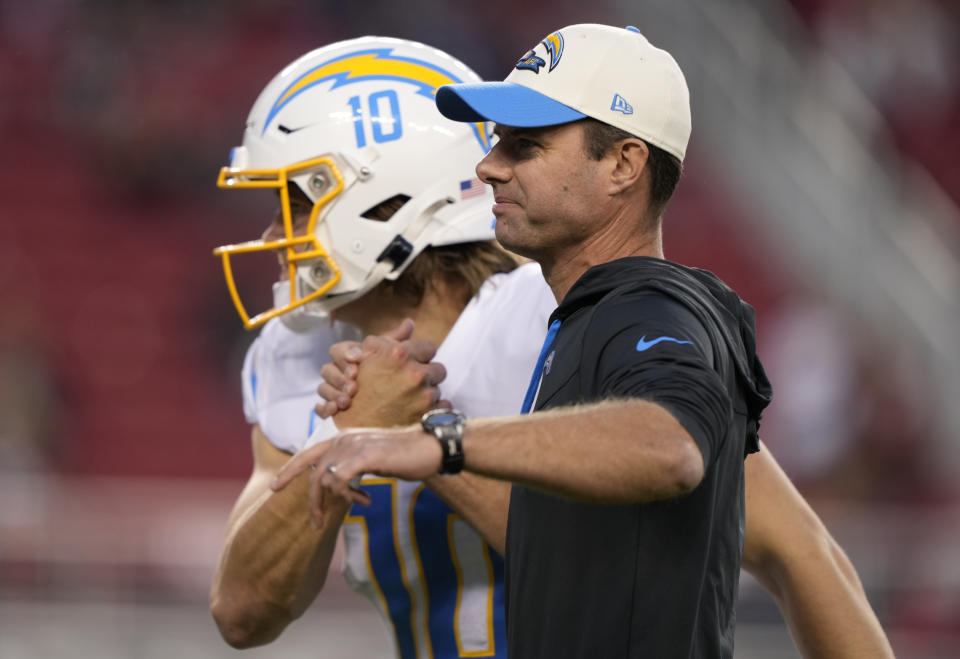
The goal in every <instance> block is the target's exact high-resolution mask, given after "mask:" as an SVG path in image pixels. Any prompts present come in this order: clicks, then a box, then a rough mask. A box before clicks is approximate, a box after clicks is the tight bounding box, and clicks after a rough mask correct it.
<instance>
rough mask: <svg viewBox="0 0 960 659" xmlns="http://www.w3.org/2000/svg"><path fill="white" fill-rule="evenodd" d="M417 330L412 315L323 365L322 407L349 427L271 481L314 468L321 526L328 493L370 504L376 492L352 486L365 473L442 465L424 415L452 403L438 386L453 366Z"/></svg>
mask: <svg viewBox="0 0 960 659" xmlns="http://www.w3.org/2000/svg"><path fill="white" fill-rule="evenodd" d="M413 329H414V325H413V321H411V320H409V319H407V320H404V321H403V323H401V324H400V325H399V326H398V327H397V328H395V329H393V330H391V331H390V332H387V333H386V334H384V335H382V336H368V337H367V338H365V339H364V340H363V342H361V343H358V342H355V341H343V342H340V343H337V344H335V345H334V346H333V347H332V348H331V349H330V356H331V358H332V360H333V361H332V362H330V363H328V364H326V365H324V367H323V368H322V369H321V375H323V378H324V382H323V383H321V384H320V386H319V387H318V388H317V393H318V394H319V395H320V397H321V399H322V401H321V402H320V403H319V404H318V405H317V406H316V412H317V414H318V415H320V416H322V417H329V416H333V417H334V421H335V422H336V424H337V427H338V428H340V429H341V432H339V433H338V434H336V435H334V436H333V437H331V438H330V439H328V440H326V441H323V442H319V443H317V444H314V445H313V446H310V447H309V448H306V449H304V450H302V451H300V452H299V453H297V454H296V455H295V456H293V457H292V458H291V459H290V460H289V461H288V462H287V463H286V464H285V465H284V466H283V467H281V468H280V470H279V472H277V475H276V478H274V480H273V482H271V484H270V487H271V489H273V490H274V491H278V490H282V489H283V488H284V487H286V486H287V484H288V483H290V481H292V480H293V479H294V478H295V477H297V476H298V475H299V474H301V473H303V472H304V471H306V470H308V469H310V470H311V474H310V485H309V506H310V515H311V519H312V520H313V524H314V526H316V527H317V528H321V527H322V526H323V522H324V503H325V500H326V499H327V498H328V497H338V498H341V499H343V500H346V501H349V502H351V503H360V504H362V505H369V503H370V497H369V495H368V494H367V493H366V492H364V491H362V490H359V489H356V488H355V487H352V486H351V481H354V479H359V477H360V476H362V475H364V474H375V475H379V476H393V477H397V478H403V479H406V480H424V479H426V478H429V477H430V476H433V475H435V474H437V473H438V472H439V470H440V465H441V460H442V451H441V449H440V444H439V443H438V442H437V440H436V438H435V437H433V436H432V435H430V434H427V433H426V432H424V431H423V429H422V428H421V427H420V424H419V423H418V420H419V418H420V416H421V415H422V414H423V413H424V412H425V411H427V410H429V409H434V408H437V407H444V408H449V407H450V404H449V402H447V401H444V400H441V399H440V390H439V388H438V385H439V384H440V382H442V381H443V379H444V378H445V377H446V369H444V367H443V365H442V364H439V363H436V362H430V360H431V359H433V357H434V355H435V354H436V351H437V348H436V346H435V345H434V344H433V343H431V342H429V341H427V340H424V339H413V338H411V337H412V335H413ZM411 424H415V425H411ZM344 428H347V429H346V430H343V429H344Z"/></svg>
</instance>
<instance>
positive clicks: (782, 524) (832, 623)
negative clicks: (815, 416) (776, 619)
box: [743, 447, 893, 659]
mask: <svg viewBox="0 0 960 659" xmlns="http://www.w3.org/2000/svg"><path fill="white" fill-rule="evenodd" d="M745 474H746V512H747V523H746V542H745V543H744V549H743V566H744V568H746V569H747V571H749V572H750V573H751V574H752V575H753V576H755V577H756V578H757V579H758V580H759V581H760V583H762V584H763V586H764V587H765V588H766V589H767V590H768V591H769V592H770V594H771V595H773V597H774V599H776V601H777V604H778V605H779V606H780V610H781V611H782V612H783V616H784V618H785V619H786V621H787V625H788V626H789V628H790V633H791V634H792V635H793V639H794V642H795V643H796V644H797V647H798V648H799V649H800V651H801V652H802V653H803V656H804V657H805V658H806V659H815V658H820V657H823V658H828V657H829V658H831V659H832V658H834V657H838V658H840V659H853V658H857V657H870V658H873V657H880V658H884V657H892V656H893V652H892V650H891V649H890V644H889V642H888V641H887V638H886V636H885V634H884V632H883V629H882V628H881V627H880V623H879V621H878V620H877V617H876V615H875V614H874V612H873V609H872V608H871V607H870V603H869V601H867V597H866V595H865V594H864V592H863V586H862V585H861V584H860V579H859V578H858V577H857V572H856V570H855V569H854V567H853V564H852V563H850V560H849V559H848V558H847V556H846V554H845V553H844V552H843V550H842V549H841V548H840V546H839V545H838V544H837V542H836V541H835V540H834V539H833V537H832V536H831V535H830V532H829V531H828V530H827V528H826V526H824V524H823V522H822V521H821V520H820V518H819V517H818V516H817V514H816V512H814V510H813V509H812V508H811V507H810V505H809V504H808V503H807V502H806V501H805V500H804V498H803V497H802V496H801V495H800V493H799V492H798V491H797V489H796V488H795V487H794V486H793V484H792V483H791V482H790V479H789V478H788V477H787V475H786V474H785V473H784V472H783V470H782V469H781V468H780V466H779V465H778V464H777V462H776V460H775V459H774V458H773V456H772V455H771V453H770V451H768V450H766V448H765V447H763V449H762V450H761V451H760V452H759V453H757V454H754V455H750V456H749V457H748V458H747V460H746V464H745Z"/></svg>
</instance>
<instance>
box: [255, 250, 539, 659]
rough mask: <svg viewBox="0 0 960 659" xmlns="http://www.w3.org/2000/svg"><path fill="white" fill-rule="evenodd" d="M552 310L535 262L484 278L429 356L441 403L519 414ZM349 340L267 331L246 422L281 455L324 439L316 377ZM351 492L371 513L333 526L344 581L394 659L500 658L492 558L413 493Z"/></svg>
mask: <svg viewBox="0 0 960 659" xmlns="http://www.w3.org/2000/svg"><path fill="white" fill-rule="evenodd" d="M555 307H556V300H555V299H554V297H553V293H552V292H551V290H550V288H549V287H548V286H547V284H546V282H545V281H544V280H543V276H542V275H541V273H540V268H539V266H538V265H536V264H534V263H529V264H526V265H523V266H521V267H519V268H517V269H516V270H514V271H513V272H510V273H504V274H498V275H494V276H493V277H491V278H490V279H488V280H487V281H486V282H485V283H484V284H483V286H482V287H481V289H480V291H479V292H478V293H477V295H476V296H475V297H474V298H473V299H472V300H471V301H470V303H469V304H468V305H467V307H466V308H465V309H464V310H463V313H462V314H461V315H460V317H459V318H458V319H457V322H456V323H455V324H454V326H453V328H452V329H451V330H450V332H449V334H447V337H446V338H445V339H444V341H443V343H442V344H441V345H440V347H439V349H438V351H437V355H436V357H435V358H434V359H435V361H438V362H440V363H442V364H443V365H444V366H445V367H446V369H447V378H446V380H444V382H443V383H442V384H441V386H440V390H441V392H442V395H443V397H444V398H446V399H447V400H449V401H451V402H452V403H453V406H454V407H456V408H457V409H459V410H460V411H462V412H463V413H464V414H466V415H467V417H468V418H470V417H483V416H502V415H510V414H518V413H519V412H520V408H521V405H522V403H523V397H524V393H525V392H526V389H527V385H528V383H529V381H530V376H531V374H532V372H533V368H534V366H535V365H536V360H537V355H538V354H539V351H540V347H541V344H542V343H543V339H544V337H545V335H546V331H547V319H548V317H549V315H550V313H551V312H552V311H553V309H554V308H555ZM357 338H358V337H357V335H356V333H355V331H353V330H352V329H351V328H349V327H348V326H346V325H343V324H334V326H332V327H331V328H329V329H326V328H325V329H324V330H323V331H321V332H316V333H312V334H308V335H303V334H295V333H293V332H291V331H290V330H288V329H286V328H285V327H284V326H283V325H282V323H280V322H278V321H277V319H274V320H273V321H271V322H270V323H268V324H267V325H266V326H265V327H264V330H263V332H262V334H261V336H260V337H259V338H258V339H257V341H255V342H254V344H253V345H252V346H251V348H250V350H249V352H248V354H247V358H246V360H245V362H244V368H243V394H244V412H245V414H246V417H247V421H249V422H250V423H259V424H260V429H261V430H262V431H263V433H264V435H265V436H266V437H267V438H268V439H269V440H270V441H271V442H272V443H273V444H274V445H275V446H277V448H279V449H281V450H284V451H288V452H291V453H293V452H296V451H297V450H299V449H301V448H303V447H304V446H305V445H307V443H308V438H310V439H311V441H310V443H313V442H315V441H318V440H319V439H324V438H326V437H329V436H330V435H332V434H333V433H334V432H335V431H336V427H335V425H334V424H333V422H332V421H329V420H326V421H323V420H321V419H319V418H318V417H317V416H316V414H315V413H314V412H313V406H314V404H315V403H316V402H317V401H318V399H317V394H316V387H317V385H318V384H319V383H320V382H321V381H322V377H321V376H320V367H321V366H322V365H323V364H324V363H326V362H327V361H329V356H328V351H329V348H330V346H331V345H332V344H333V343H336V342H337V341H342V340H346V339H354V340H357ZM311 434H312V437H311ZM361 487H362V488H363V489H364V490H365V491H367V492H368V493H369V494H370V496H371V498H372V500H373V503H372V504H371V505H370V506H367V507H364V506H356V505H355V506H354V507H353V508H352V509H351V511H350V514H349V515H348V516H347V518H346V521H345V523H344V525H343V532H344V539H345V541H346V549H347V551H346V561H345V565H344V576H345V577H346V579H347V581H348V582H349V583H350V585H351V587H353V588H354V589H355V590H357V591H358V592H360V593H362V594H363V595H365V596H366V597H367V598H368V599H370V600H371V601H372V602H373V604H374V606H376V607H377V609H378V610H379V611H380V612H381V614H382V615H383V616H384V619H385V620H386V622H387V624H388V625H389V626H390V628H391V630H392V631H393V637H394V642H395V650H396V654H397V656H398V657H403V658H404V659H407V658H408V657H409V658H411V659H412V658H420V657H435V658H438V659H440V658H443V659H445V658H447V657H461V656H492V657H505V656H506V637H505V627H504V617H503V589H502V581H503V563H502V560H501V559H500V557H499V556H498V555H497V554H496V553H495V552H494V551H493V550H492V549H490V547H489V546H487V544H486V543H485V542H483V540H481V539H480V536H479V535H478V534H477V533H476V532H475V531H474V530H473V529H472V528H471V527H470V526H469V525H467V523H466V522H464V521H463V520H462V519H461V518H460V517H459V515H457V514H456V513H455V512H454V511H453V510H451V509H450V508H449V507H448V506H447V505H446V504H445V503H443V502H442V501H441V500H440V499H439V498H438V497H437V496H436V495H435V494H433V492H431V491H430V490H429V489H428V488H426V487H425V486H424V485H423V483H420V482H411V481H404V480H400V479H395V478H374V477H367V478H364V479H363V481H362V482H361Z"/></svg>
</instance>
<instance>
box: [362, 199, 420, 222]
mask: <svg viewBox="0 0 960 659" xmlns="http://www.w3.org/2000/svg"><path fill="white" fill-rule="evenodd" d="M408 201H410V195H405V194H395V195H393V196H392V197H390V198H389V199H384V200H383V201H381V202H380V203H378V204H375V205H374V206H371V207H370V208H368V209H367V210H365V211H364V212H362V213H360V217H363V218H366V219H368V220H375V221H377V222H386V221H388V220H389V219H390V218H391V217H393V215H394V213H396V212H397V211H398V210H400V209H401V208H402V207H403V205H404V204H405V203H407V202H408Z"/></svg>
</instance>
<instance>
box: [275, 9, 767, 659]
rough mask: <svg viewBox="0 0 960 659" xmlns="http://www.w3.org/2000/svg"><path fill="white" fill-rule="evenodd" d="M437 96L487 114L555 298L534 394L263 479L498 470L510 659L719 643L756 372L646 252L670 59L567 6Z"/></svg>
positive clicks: (736, 316)
mask: <svg viewBox="0 0 960 659" xmlns="http://www.w3.org/2000/svg"><path fill="white" fill-rule="evenodd" d="M437 105H438V107H439V109H440V111H441V112H442V113H443V114H445V115H446V116H447V117H449V118H451V119H454V120H457V121H469V122H475V121H481V120H491V121H494V122H496V123H497V124H498V127H497V133H498V135H499V137H500V140H499V142H498V143H497V144H496V146H494V148H493V149H492V150H491V151H490V153H489V154H488V155H487V156H486V157H485V158H484V159H483V160H482V161H481V162H480V164H479V165H478V166H477V173H478V175H479V176H480V178H481V179H482V180H483V181H484V182H486V183H488V184H490V185H491V186H492V187H493V190H494V195H495V200H496V203H495V205H494V207H493V211H494V214H495V216H496V235H497V238H498V240H500V242H501V243H503V244H504V245H505V246H506V247H508V248H509V249H511V250H513V251H516V252H518V253H521V254H523V255H525V256H528V257H530V258H533V259H535V260H537V261H538V262H539V263H540V264H541V266H542V269H543V274H544V276H545V277H546V279H547V282H548V283H549V285H550V287H551V288H552V290H553V293H554V296H555V297H556V299H557V300H558V302H559V303H560V305H559V307H558V308H557V310H556V311H555V312H554V313H553V315H552V316H551V324H550V331H549V333H548V336H547V339H546V342H545V344H544V346H543V349H542V351H541V355H540V359H539V360H538V364H537V367H536V369H535V371H534V374H533V378H532V380H531V382H530V386H529V390H528V392H527V396H526V400H525V402H524V411H525V412H527V411H530V410H536V412H534V413H533V414H529V415H525V416H518V417H504V418H499V419H472V420H467V419H465V418H464V417H463V415H461V414H459V413H457V412H455V411H453V412H447V413H444V412H440V411H435V412H432V413H428V415H427V416H426V417H425V422H424V424H423V428H422V429H421V428H420V427H412V428H404V429H399V430H384V431H379V430H378V431H373V430H359V431H348V432H347V433H343V434H341V435H338V436H337V437H335V438H334V439H332V440H331V441H330V442H328V443H327V445H326V446H321V447H315V448H314V449H311V451H309V452H306V453H301V454H300V455H298V456H297V457H295V458H294V459H293V460H291V462H290V463H288V465H287V466H285V467H284V468H283V469H282V470H281V471H280V474H279V477H278V479H277V481H276V482H275V484H274V486H275V487H281V486H283V485H284V484H285V483H286V482H289V480H290V479H291V478H292V477H293V476H294V475H295V474H296V473H298V472H299V471H302V470H303V469H305V468H306V467H307V466H311V465H312V466H314V467H315V468H318V469H319V471H318V474H319V477H318V478H316V479H314V480H313V485H312V486H313V488H314V490H315V493H316V494H319V495H320V498H322V490H323V489H324V488H326V489H329V490H332V491H333V492H336V493H337V494H338V495H340V496H343V497H346V498H347V499H349V500H352V501H357V502H361V503H365V502H367V501H368V499H367V495H365V494H362V493H360V492H358V491H356V490H353V489H352V488H351V487H350V484H349V483H350V480H351V479H353V478H354V477H355V476H358V475H360V474H363V473H375V474H381V475H392V476H397V477H400V478H407V479H423V478H426V477H428V476H430V475H432V474H436V473H437V472H438V471H440V472H445V473H456V472H457V471H460V470H461V469H464V470H467V471H472V472H475V473H478V474H481V475H485V476H489V477H493V478H498V479H503V480H509V481H512V482H513V483H514V486H513V490H512V493H511V501H510V517H509V528H508V537H507V565H506V571H507V584H506V590H507V595H506V601H507V622H508V647H509V652H510V655H511V656H512V657H523V658H525V657H585V656H597V657H730V656H732V653H733V631H734V603H735V598H736V592H737V581H738V574H739V567H740V559H741V553H742V548H743V533H744V532H743V525H744V500H743V478H744V477H743V459H744V456H745V455H746V454H747V453H750V452H753V451H756V450H757V449H758V437H757V427H758V421H759V418H760V413H761V411H762V410H763V408H764V407H765V406H766V405H767V404H768V403H769V400H770V395H771V391H770V386H769V383H768V382H767V379H766V377H765V375H764V373H763V369H762V366H761V365H760V363H759V360H758V359H757V356H756V354H755V341H754V333H755V330H754V324H753V310H752V309H751V308H750V307H749V305H747V304H745V303H743V302H742V301H741V300H740V299H739V298H738V297H737V295H736V294H735V293H734V292H733V291H732V290H730V289H729V288H728V287H727V286H726V285H724V284H723V283H722V282H721V281H720V280H719V279H717V278H716V277H715V276H713V275H712V274H710V273H707V272H704V271H700V270H696V269H692V268H686V267H684V266H680V265H678V264H674V263H671V262H668V261H665V260H664V258H663V250H662V243H661V218H662V214H663V210H664V207H665V206H666V203H667V201H668V199H669V197H670V196H671V194H672V192H673V189H674V188H675V186H676V184H677V181H678V179H679V175H680V169H681V162H682V160H683V156H684V153H685V150H686V146H687V141H688V138H689V134H690V111H689V100H688V92H687V87H686V83H685V81H684V78H683V75H682V73H681V71H680V69H679V67H678V66H677V64H676V62H675V61H674V60H673V58H672V57H671V56H670V55H669V54H668V53H666V52H665V51H662V50H659V49H657V48H654V47H653V46H651V45H650V43H649V42H648V41H647V40H646V39H645V38H644V37H643V36H642V35H641V34H639V32H638V31H637V30H636V29H635V28H627V29H620V28H612V27H607V26H600V25H575V26H571V27H567V28H563V29H561V30H559V31H557V32H554V33H552V34H550V35H549V36H547V37H546V38H545V39H544V40H543V41H542V42H541V43H540V44H537V46H536V47H535V48H534V49H532V50H531V51H530V52H529V53H527V54H526V55H524V56H523V57H522V58H521V59H520V61H519V62H518V63H517V65H516V68H515V70H514V71H513V72H512V73H511V74H510V76H509V77H508V78H507V80H506V81H505V82H503V83H473V84H461V85H452V86H449V87H444V88H441V89H440V90H439V91H438V94H437ZM438 439H439V440H440V441H439V442H438V441H437V440H438ZM315 500H316V498H315Z"/></svg>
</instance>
